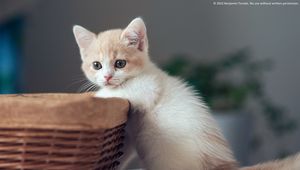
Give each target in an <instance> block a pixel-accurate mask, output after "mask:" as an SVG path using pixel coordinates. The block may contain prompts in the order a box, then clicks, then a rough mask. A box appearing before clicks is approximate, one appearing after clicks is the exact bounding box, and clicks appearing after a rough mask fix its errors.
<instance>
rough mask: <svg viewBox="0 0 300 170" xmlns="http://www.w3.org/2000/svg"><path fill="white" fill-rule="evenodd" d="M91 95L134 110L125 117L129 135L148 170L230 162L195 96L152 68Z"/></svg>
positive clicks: (179, 169)
mask: <svg viewBox="0 0 300 170" xmlns="http://www.w3.org/2000/svg"><path fill="white" fill-rule="evenodd" d="M96 96H98V97H121V98H126V99H128V100H129V101H130V102H131V104H132V106H133V108H134V109H137V110H138V111H137V112H133V114H132V115H130V120H129V126H130V128H129V136H130V137H131V138H133V144H134V145H135V146H136V148H137V152H138V154H139V156H140V157H141V159H142V160H143V161H144V164H145V166H146V167H147V169H151V170H169V169H170V170H193V169H199V170H200V169H209V167H214V165H212V164H215V163H213V162H211V163H210V160H209V159H212V160H211V161H217V160H220V162H216V167H217V166H218V165H221V164H222V163H225V162H226V163H228V162H229V163H231V162H234V160H233V157H232V154H231V151H230V150H229V149H228V148H227V145H224V143H223V142H221V143H219V142H220V141H219V139H217V140H216V141H214V140H212V137H210V136H213V138H214V137H217V138H220V139H221V140H223V137H222V135H221V134H220V133H219V130H218V129H217V125H216V123H215V121H214V120H213V119H212V117H211V115H210V114H209V113H208V110H207V107H206V105H205V104H204V103H203V102H202V101H201V99H200V98H199V97H198V95H196V93H195V92H194V91H193V90H192V89H191V88H190V87H188V86H187V85H186V84H185V83H184V82H183V81H181V80H179V79H177V78H174V77H171V76H168V75H167V74H165V73H164V72H163V71H161V70H160V69H158V68H157V67H156V66H155V65H153V64H151V63H149V64H148V66H147V69H145V70H144V71H143V72H142V73H141V74H140V75H138V76H137V77H135V78H133V79H130V80H128V81H127V82H126V83H124V84H123V85H122V86H121V87H119V88H116V89H112V88H103V89H101V90H100V91H98V92H97V94H96ZM128 147H131V146H128ZM127 155H128V153H127ZM222 166H223V165H222ZM125 167H126V165H124V167H122V169H123V168H124V169H125Z"/></svg>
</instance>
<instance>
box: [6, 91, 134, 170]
mask: <svg viewBox="0 0 300 170" xmlns="http://www.w3.org/2000/svg"><path fill="white" fill-rule="evenodd" d="M128 110H129V103H128V101H126V100H123V99H118V98H109V99H101V98H95V97H93V96H92V94H90V93H86V94H26V95H2V96H0V169H5V170H43V169H47V170H90V169H91V170H95V169H97V170H102V169H103V170H105V169H116V167H117V166H118V164H119V162H118V160H119V158H120V157H121V155H122V154H123V153H122V147H123V141H124V135H125V130H124V127H125V123H126V120H127V113H128Z"/></svg>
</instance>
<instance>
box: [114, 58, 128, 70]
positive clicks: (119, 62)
mask: <svg viewBox="0 0 300 170" xmlns="http://www.w3.org/2000/svg"><path fill="white" fill-rule="evenodd" d="M125 66H126V60H117V61H116V62H115V67H116V68H123V67H125Z"/></svg>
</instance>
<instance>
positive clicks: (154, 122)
mask: <svg viewBox="0 0 300 170" xmlns="http://www.w3.org/2000/svg"><path fill="white" fill-rule="evenodd" d="M73 32H74V35H75V38H76V41H77V43H78V45H79V49H80V53H81V58H82V61H83V62H82V70H83V71H84V73H85V75H86V76H87V78H88V79H89V80H90V81H91V82H93V83H94V84H96V85H98V86H100V87H101V89H100V90H99V91H98V92H97V93H96V96H98V97H121V98H126V99H128V100H129V101H130V102H131V104H132V108H133V111H132V112H131V114H130V115H129V120H128V124H129V131H128V133H129V136H128V137H127V138H126V139H127V140H128V139H129V140H128V141H131V142H130V143H126V149H125V151H126V153H125V156H124V158H123V162H122V164H121V166H120V169H126V167H127V164H128V163H129V162H130V160H131V159H132V158H134V156H135V155H134V153H135V152H134V149H135V148H136V150H137V153H138V156H139V157H140V158H141V159H142V161H143V163H144V166H145V167H146V169H148V170H234V169H237V162H236V161H235V159H234V158H233V156H232V152H231V150H230V149H229V147H228V144H227V142H226V141H225V139H224V137H223V136H222V134H221V133H220V131H219V129H218V127H217V125H216V123H215V121H214V120H213V118H212V117H211V115H210V113H209V111H208V108H207V107H206V105H205V104H204V103H203V102H202V100H201V98H199V96H198V95H197V94H196V93H195V92H194V91H193V89H192V88H191V87H188V86H187V84H186V83H184V82H183V81H182V80H180V79H178V78H175V77H171V76H169V75H167V74H166V73H165V72H163V71H162V70H160V69H159V68H158V67H156V66H155V64H153V63H152V62H151V61H150V59H149V55H148V40H147V33H146V27H145V24H144V22H143V20H142V19H141V18H136V19H134V20H133V21H132V22H131V23H130V24H129V25H128V26H127V27H126V28H125V29H124V30H121V29H115V30H108V31H105V32H102V33H100V34H98V35H96V34H94V33H92V32H90V31H88V30H86V29H85V28H83V27H80V26H74V28H73ZM128 141H127V142H128ZM133 146H135V147H133ZM299 169H300V154H298V155H295V156H292V157H289V158H287V159H284V160H277V161H273V162H267V163H264V164H258V165H256V166H252V167H245V168H241V170H299Z"/></svg>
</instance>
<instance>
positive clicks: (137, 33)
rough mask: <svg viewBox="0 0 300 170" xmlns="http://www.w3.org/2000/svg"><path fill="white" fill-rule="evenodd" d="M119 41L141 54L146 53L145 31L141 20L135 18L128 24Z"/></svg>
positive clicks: (146, 40)
mask: <svg viewBox="0 0 300 170" xmlns="http://www.w3.org/2000/svg"><path fill="white" fill-rule="evenodd" d="M121 41H123V42H124V43H125V44H126V45H127V46H128V47H134V48H137V49H138V50H140V51H143V52H147V51H148V39H147V31H146V26H145V23H144V21H143V20H142V18H135V19H134V20H132V21H131V22H130V24H129V25H128V26H127V27H126V28H125V29H124V31H123V32H122V34H121Z"/></svg>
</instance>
